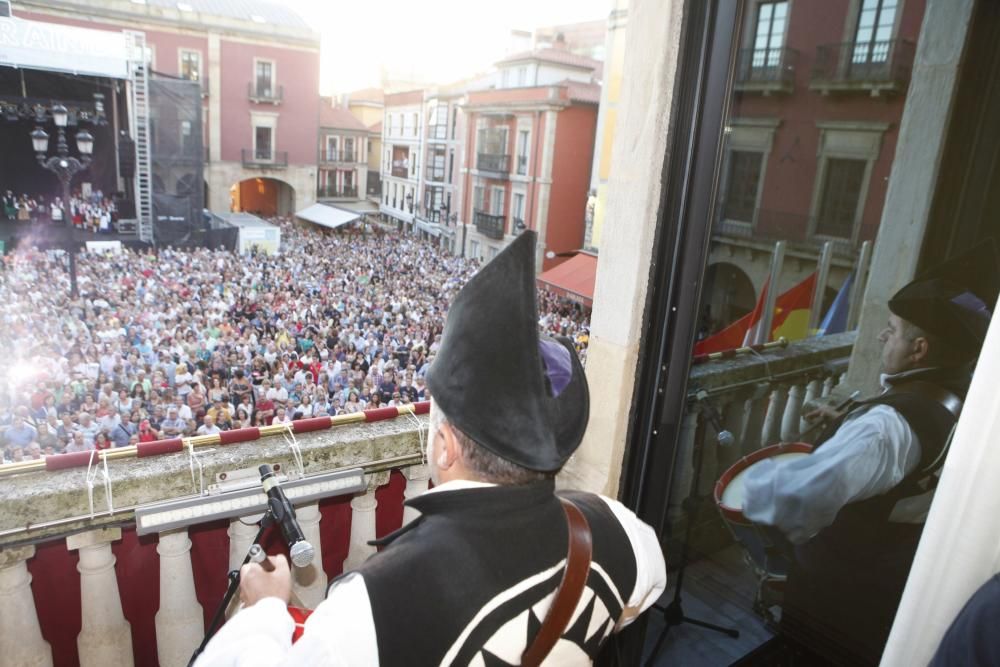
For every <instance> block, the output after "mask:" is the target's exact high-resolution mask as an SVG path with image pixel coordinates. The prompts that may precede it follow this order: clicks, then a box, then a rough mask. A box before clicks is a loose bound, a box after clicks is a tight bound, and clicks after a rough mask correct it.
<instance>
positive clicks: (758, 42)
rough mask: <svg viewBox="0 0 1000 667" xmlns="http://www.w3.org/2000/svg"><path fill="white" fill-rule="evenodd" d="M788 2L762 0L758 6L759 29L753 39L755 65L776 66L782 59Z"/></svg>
mask: <svg viewBox="0 0 1000 667" xmlns="http://www.w3.org/2000/svg"><path fill="white" fill-rule="evenodd" d="M787 17H788V2H762V3H761V4H760V5H758V7H757V30H756V32H755V33H754V40H753V66H754V67H775V66H777V65H778V63H779V62H780V61H781V47H782V46H783V44H784V39H785V21H786V20H787Z"/></svg>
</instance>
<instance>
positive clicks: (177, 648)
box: [156, 529, 205, 667]
mask: <svg viewBox="0 0 1000 667" xmlns="http://www.w3.org/2000/svg"><path fill="white" fill-rule="evenodd" d="M156 553H157V554H159V556H160V609H159V610H158V611H157V612H156V654H157V657H159V660H160V666H161V667H173V666H174V665H177V667H184V665H186V664H188V661H189V660H190V659H191V654H192V653H193V652H194V650H195V649H196V648H197V647H198V644H200V643H201V639H202V637H203V636H204V635H205V616H204V612H203V611H202V608H201V605H200V604H198V598H197V597H196V595H195V591H194V574H193V573H192V571H191V540H190V539H189V538H188V533H187V530H186V529H180V530H172V531H168V532H165V533H160V541H159V543H158V544H157V545H156Z"/></svg>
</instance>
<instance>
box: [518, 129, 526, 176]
mask: <svg viewBox="0 0 1000 667" xmlns="http://www.w3.org/2000/svg"><path fill="white" fill-rule="evenodd" d="M517 173H518V175H519V176H524V175H525V174H527V173H528V130H518V132H517Z"/></svg>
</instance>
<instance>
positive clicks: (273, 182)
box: [229, 178, 295, 216]
mask: <svg viewBox="0 0 1000 667" xmlns="http://www.w3.org/2000/svg"><path fill="white" fill-rule="evenodd" d="M229 196H230V210H231V211H234V212H235V211H245V212H247V213H253V214H255V215H261V216H271V215H292V214H293V213H294V212H295V188H293V187H292V186H291V185H289V184H288V183H285V182H284V181H279V180H278V179H276V178H247V179H244V180H242V181H240V182H239V183H234V184H233V186H232V187H230V188H229Z"/></svg>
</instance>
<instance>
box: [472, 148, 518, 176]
mask: <svg viewBox="0 0 1000 667" xmlns="http://www.w3.org/2000/svg"><path fill="white" fill-rule="evenodd" d="M476 169H478V170H479V171H488V172H493V173H494V174H497V175H500V176H503V177H506V176H507V175H508V174H509V173H510V156H509V155H498V154H495V153H478V154H477V155H476Z"/></svg>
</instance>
